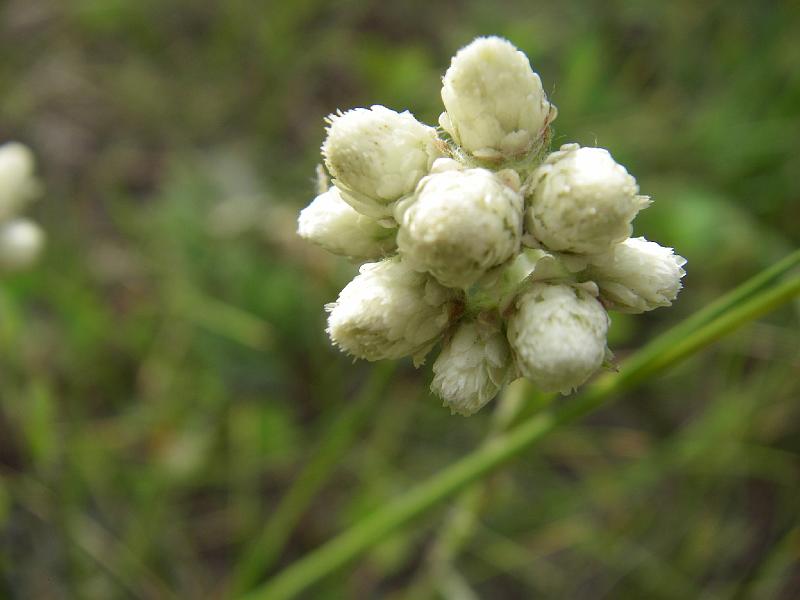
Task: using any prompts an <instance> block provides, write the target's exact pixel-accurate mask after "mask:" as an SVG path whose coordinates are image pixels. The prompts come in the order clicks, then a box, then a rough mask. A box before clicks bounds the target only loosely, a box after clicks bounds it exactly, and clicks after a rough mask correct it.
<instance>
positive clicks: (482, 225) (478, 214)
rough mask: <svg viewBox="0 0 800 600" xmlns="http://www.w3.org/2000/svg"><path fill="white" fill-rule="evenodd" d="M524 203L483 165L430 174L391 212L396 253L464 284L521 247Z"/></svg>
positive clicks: (460, 285)
mask: <svg viewBox="0 0 800 600" xmlns="http://www.w3.org/2000/svg"><path fill="white" fill-rule="evenodd" d="M518 181H519V180H517V182H518ZM517 187H518V186H517ZM522 202H523V201H522V196H521V195H520V193H519V192H518V191H517V190H516V189H514V188H513V187H510V186H509V185H507V184H506V183H505V182H504V181H503V180H502V179H500V178H499V177H497V176H496V175H495V174H494V173H493V172H491V171H488V170H486V169H468V170H465V171H458V170H450V171H444V172H442V173H434V174H433V175H428V176H427V177H425V178H424V179H423V180H422V181H421V182H420V184H419V186H418V188H417V192H416V194H415V195H414V196H413V197H412V198H410V199H409V200H407V201H404V202H402V203H400V204H399V205H398V207H397V210H396V212H395V215H396V220H397V222H398V224H399V225H400V229H399V232H398V238H397V244H398V247H399V250H400V254H402V255H403V257H404V259H405V260H406V261H407V262H408V264H409V265H411V266H412V267H414V268H415V269H418V270H420V271H427V272H428V273H430V274H431V275H433V276H434V277H436V279H438V280H439V282H440V283H442V284H443V285H446V286H448V287H453V288H467V287H469V286H471V285H472V284H473V283H475V282H476V281H477V280H478V279H479V278H480V277H481V276H482V275H483V274H484V273H485V272H486V271H487V270H489V269H490V268H492V267H495V266H497V265H500V264H502V263H503V262H505V261H506V260H508V259H509V258H511V257H512V256H513V255H514V254H516V252H517V251H518V250H519V243H520V236H521V235H522Z"/></svg>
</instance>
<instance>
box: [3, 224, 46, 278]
mask: <svg viewBox="0 0 800 600" xmlns="http://www.w3.org/2000/svg"><path fill="white" fill-rule="evenodd" d="M43 247H44V232H43V231H42V229H41V227H39V226H38V225H37V224H36V223H34V222H32V221H29V220H28V219H12V220H10V221H6V222H5V223H0V269H5V270H9V271H15V270H18V269H26V268H28V267H30V266H31V265H32V264H33V263H34V262H35V261H36V259H37V258H38V257H39V255H40V254H41V252H42V248H43Z"/></svg>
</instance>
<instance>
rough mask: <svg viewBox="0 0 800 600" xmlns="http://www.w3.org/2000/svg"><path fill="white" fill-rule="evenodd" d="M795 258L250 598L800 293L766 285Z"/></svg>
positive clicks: (330, 562)
mask: <svg viewBox="0 0 800 600" xmlns="http://www.w3.org/2000/svg"><path fill="white" fill-rule="evenodd" d="M789 258H791V259H792V260H788V258H787V260H785V261H781V263H778V264H779V265H781V269H782V270H781V271H780V273H778V274H776V275H773V274H772V273H777V269H776V268H775V267H772V268H771V269H768V270H767V271H766V272H764V273H762V274H761V275H759V276H757V277H756V278H754V279H753V280H750V281H748V282H746V283H745V284H743V286H741V287H740V288H737V290H736V291H735V292H734V293H733V294H732V295H728V296H726V297H725V298H724V299H725V302H722V301H720V302H717V303H714V304H713V305H711V306H709V307H708V308H707V309H705V310H704V311H701V313H705V316H704V318H708V315H716V318H713V317H712V319H713V320H711V321H710V322H708V323H707V324H705V325H703V326H700V327H697V325H696V324H697V322H698V321H699V319H698V318H697V315H694V316H693V317H689V319H687V321H684V322H683V323H682V324H680V325H678V326H677V327H676V329H677V331H678V332H679V333H680V334H681V335H680V336H678V335H676V334H674V333H673V332H672V331H671V332H668V333H667V334H665V335H664V336H661V337H659V338H657V339H656V340H654V342H653V343H651V344H649V345H647V346H646V347H645V348H644V349H643V350H642V351H640V352H638V353H637V354H635V355H634V356H632V357H631V358H630V359H629V360H628V361H626V363H625V365H624V366H623V367H622V369H621V370H620V372H619V373H618V374H611V373H608V374H606V375H604V376H602V377H600V378H598V379H597V380H596V381H595V382H594V383H593V384H592V385H590V386H588V387H587V388H586V389H585V391H584V392H583V393H582V394H580V395H578V396H576V397H575V398H573V399H571V400H570V401H569V402H565V403H563V404H560V405H559V406H558V407H557V408H555V409H554V410H551V411H548V412H542V413H539V414H536V415H534V416H532V417H529V418H528V419H526V420H525V421H523V422H522V423H521V424H519V425H517V426H516V427H514V428H512V429H511V430H510V431H508V432H507V433H505V434H503V435H501V436H498V437H497V438H496V439H494V440H491V441H490V442H488V443H487V444H485V445H483V446H481V447H480V448H479V449H477V450H475V451H474V452H472V453H471V454H469V455H467V456H466V457H464V458H463V459H461V460H459V461H457V462H455V463H454V464H453V465H451V466H450V467H447V468H445V469H444V470H442V471H441V472H440V473H438V474H437V475H435V476H433V477H432V478H430V479H428V480H427V481H425V482H423V483H421V484H419V485H417V486H415V487H414V488H412V489H411V490H409V491H408V492H406V493H405V494H403V495H401V496H399V497H398V498H397V499H396V500H394V501H393V502H391V503H389V504H388V505H386V506H385V507H384V508H382V509H380V510H378V511H376V512H375V513H373V514H372V515H370V516H368V517H366V518H365V519H363V520H362V521H360V522H359V523H357V524H356V525H354V526H353V527H351V528H350V529H349V530H347V531H345V532H343V533H342V534H340V535H338V536H337V537H335V538H333V539H332V540H330V541H329V542H327V543H325V544H324V545H323V546H321V547H320V548H318V549H317V550H314V551H312V552H311V553H309V554H308V555H306V556H305V557H304V558H302V559H300V560H299V561H297V562H296V563H295V564H293V565H291V566H290V567H288V568H287V569H285V570H284V571H282V572H281V573H279V574H278V575H277V576H276V577H275V578H274V579H272V580H270V581H268V582H267V583H266V584H265V585H263V586H262V587H260V588H258V589H257V590H255V591H254V592H253V593H252V594H250V595H248V596H247V598H248V600H254V599H256V598H258V599H262V600H264V599H272V600H275V599H280V598H291V597H293V596H295V595H296V594H298V593H300V592H301V591H303V590H305V589H307V588H308V587H310V586H311V585H313V584H314V583H316V582H317V581H319V580H320V579H322V578H323V577H325V576H327V575H328V574H330V573H332V572H334V571H336V570H337V569H339V568H341V567H343V566H344V565H346V564H347V563H348V562H349V561H351V560H353V559H354V558H356V557H358V556H359V555H361V554H362V553H363V552H365V551H366V550H368V549H369V548H370V547H372V546H374V545H375V544H377V543H379V542H380V541H381V540H383V539H385V537H386V536H387V535H389V534H390V533H392V532H393V531H395V530H396V529H398V528H400V527H402V526H403V525H405V524H406V523H409V522H410V521H412V520H413V519H414V518H416V517H418V516H420V515H421V514H423V513H424V512H426V511H428V510H430V509H432V508H433V507H435V506H437V505H438V504H440V503H441V502H442V501H443V500H445V499H446V498H448V497H450V496H451V495H453V494H455V493H457V492H459V491H460V490H462V489H464V488H465V487H467V486H468V485H470V484H471V483H473V482H475V481H477V480H479V479H480V478H482V477H483V476H484V475H486V474H488V473H490V472H492V471H494V470H495V469H497V468H498V467H500V466H501V465H502V464H504V463H505V462H506V461H508V460H510V459H512V458H514V457H515V456H517V455H519V454H520V453H522V452H523V451H524V450H527V449H528V448H530V447H531V446H533V445H534V444H535V443H537V442H538V441H540V440H541V439H542V438H543V437H545V436H546V435H547V434H548V433H550V432H552V431H553V430H555V429H556V428H558V427H560V426H562V425H566V424H568V423H571V422H573V421H576V420H577V419H579V418H581V417H583V416H585V415H587V414H589V413H591V412H592V411H594V410H595V409H597V408H598V407H600V406H602V405H603V404H604V403H605V402H606V401H607V400H608V399H609V398H610V397H612V396H613V395H614V394H616V393H618V392H620V391H623V390H626V389H629V388H631V387H633V386H634V385H636V384H637V383H639V382H641V381H643V380H646V379H648V378H649V377H651V376H653V375H655V374H656V373H658V372H660V371H662V370H664V369H666V368H668V367H670V366H672V365H674V364H676V363H678V362H680V361H681V360H683V359H684V358H686V357H688V356H691V355H692V354H693V353H695V352H697V351H698V350H700V349H702V348H703V347H705V346H707V345H709V344H711V343H712V342H714V341H716V340H718V339H719V338H721V337H723V336H724V335H725V334H727V333H729V332H730V331H732V330H734V329H736V328H737V327H739V326H741V325H743V324H745V323H747V322H749V321H752V320H754V319H757V318H758V317H760V316H762V315H764V314H766V313H767V312H769V311H771V310H773V309H774V308H776V307H778V306H780V305H781V304H783V303H785V302H787V301H788V300H790V299H792V298H794V297H795V296H797V295H798V294H800V277H793V278H791V279H790V280H788V281H786V282H784V283H781V284H778V285H775V286H774V287H769V288H767V289H763V288H764V287H765V286H767V285H769V282H771V281H774V279H775V278H776V277H779V276H780V274H782V273H785V272H786V271H788V270H789V269H790V268H792V266H794V265H795V264H797V262H798V260H799V259H800V252H796V253H795V254H793V255H791V257H789ZM754 281H755V283H754ZM756 290H759V291H756ZM745 298H746V300H743V299H745ZM732 299H733V301H732ZM687 322H688V323H689V325H687V324H686V323H687ZM673 331H674V330H673ZM676 338H678V339H676ZM667 342H669V343H667Z"/></svg>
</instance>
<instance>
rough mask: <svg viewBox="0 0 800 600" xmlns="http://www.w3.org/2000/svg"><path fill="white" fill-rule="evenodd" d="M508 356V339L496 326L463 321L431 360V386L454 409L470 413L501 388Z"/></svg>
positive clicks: (507, 365)
mask: <svg viewBox="0 0 800 600" xmlns="http://www.w3.org/2000/svg"><path fill="white" fill-rule="evenodd" d="M510 358H511V357H510V353H509V349H508V342H507V341H506V339H505V337H504V336H503V334H502V332H501V331H500V330H499V329H498V328H497V327H496V326H493V325H488V324H483V323H475V322H463V323H461V324H460V325H459V326H458V329H456V331H455V333H454V334H453V337H452V338H451V339H450V340H448V341H447V342H445V344H444V346H443V348H442V352H441V353H440V354H439V357H438V358H437V359H436V362H434V363H433V373H434V377H433V382H432V383H431V390H432V391H433V393H435V394H436V395H437V396H439V397H440V398H441V399H442V400H444V403H445V406H449V407H450V409H451V410H452V411H453V412H456V413H459V414H462V415H464V416H469V415H471V414H473V413H475V412H477V411H478V410H480V409H481V408H482V407H483V406H484V405H485V404H486V403H487V402H489V400H491V399H492V398H494V397H495V396H496V395H497V392H498V391H500V388H501V387H502V386H503V384H504V383H505V382H506V380H507V378H508V371H509V366H510Z"/></svg>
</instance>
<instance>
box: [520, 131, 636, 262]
mask: <svg viewBox="0 0 800 600" xmlns="http://www.w3.org/2000/svg"><path fill="white" fill-rule="evenodd" d="M533 185H534V186H535V187H534V188H533V190H532V192H531V193H530V197H529V206H528V208H527V211H526V214H525V225H526V228H527V230H528V231H529V232H530V233H532V234H533V236H534V237H535V238H536V239H537V240H538V241H539V242H541V243H542V244H543V245H544V246H546V247H547V248H548V249H550V250H556V251H563V252H577V253H581V254H597V253H601V252H606V251H608V250H609V249H610V248H611V246H612V245H613V244H616V243H619V242H621V241H623V240H624V239H626V238H627V237H629V236H630V234H631V221H633V219H634V217H635V216H636V214H637V213H638V212H639V211H640V210H641V209H643V208H645V207H646V206H647V205H648V204H649V203H650V201H649V199H648V198H647V197H646V196H639V195H638V193H639V186H638V185H637V184H636V180H635V179H634V178H633V177H632V176H631V175H629V174H628V172H627V171H626V170H625V167H623V166H622V165H619V164H617V163H616V162H615V161H614V159H613V158H611V155H610V154H609V153H608V151H607V150H605V149H603V148H580V147H579V146H578V145H577V144H567V145H564V146H562V147H561V150H559V151H558V152H554V153H553V154H551V155H550V156H549V157H548V158H547V159H546V160H545V162H544V163H543V164H542V165H541V166H540V167H539V168H538V169H537V171H536V172H535V173H534V175H533Z"/></svg>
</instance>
